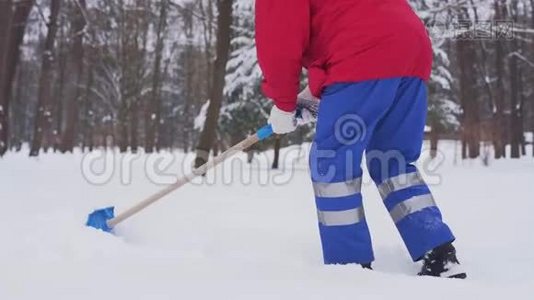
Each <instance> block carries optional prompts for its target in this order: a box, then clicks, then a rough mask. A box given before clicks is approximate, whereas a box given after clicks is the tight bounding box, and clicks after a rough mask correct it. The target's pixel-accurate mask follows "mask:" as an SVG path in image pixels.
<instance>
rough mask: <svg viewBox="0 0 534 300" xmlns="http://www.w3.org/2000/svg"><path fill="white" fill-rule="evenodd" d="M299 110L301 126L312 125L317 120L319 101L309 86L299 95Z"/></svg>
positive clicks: (298, 120) (298, 121)
mask: <svg viewBox="0 0 534 300" xmlns="http://www.w3.org/2000/svg"><path fill="white" fill-rule="evenodd" d="M297 110H300V113H299V114H298V115H299V116H298V118H297V124H298V125H299V126H302V125H306V124H310V123H313V122H315V121H316V120H317V113H318V110H319V99H318V98H316V97H315V96H313V94H312V93H311V90H310V87H309V86H306V88H305V89H304V90H302V91H301V92H300V94H299V95H298V99H297Z"/></svg>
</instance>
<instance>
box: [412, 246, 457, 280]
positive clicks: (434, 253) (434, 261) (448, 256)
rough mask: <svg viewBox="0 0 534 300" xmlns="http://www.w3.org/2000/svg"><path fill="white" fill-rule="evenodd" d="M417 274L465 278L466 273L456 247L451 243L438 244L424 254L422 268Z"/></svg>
mask: <svg viewBox="0 0 534 300" xmlns="http://www.w3.org/2000/svg"><path fill="white" fill-rule="evenodd" d="M418 275H419V276H435V277H443V278H459V279H465V278H467V274H466V273H465V271H464V270H463V269H462V267H461V265H460V262H459V261H458V258H456V249H455V248H454V246H453V245H452V243H447V244H445V245H442V246H439V247H436V248H434V249H433V250H431V251H430V252H428V253H427V254H425V256H424V257H423V268H422V270H421V272H420V273H419V274H418Z"/></svg>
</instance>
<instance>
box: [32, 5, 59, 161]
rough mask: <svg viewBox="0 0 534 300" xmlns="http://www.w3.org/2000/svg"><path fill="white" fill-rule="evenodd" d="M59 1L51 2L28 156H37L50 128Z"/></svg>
mask: <svg viewBox="0 0 534 300" xmlns="http://www.w3.org/2000/svg"><path fill="white" fill-rule="evenodd" d="M60 5H61V1H60V0H51V2H50V17H49V22H48V25H47V26H48V33H47V36H46V41H45V45H44V52H43V57H42V63H41V75H40V77H39V95H38V104H37V112H36V114H35V115H36V119H35V126H34V132H33V141H32V146H31V150H30V156H37V155H39V150H40V149H41V147H42V145H43V139H44V136H45V135H47V134H48V133H49V131H50V128H51V127H52V115H51V114H52V107H53V105H52V104H53V103H52V99H51V91H52V75H53V69H52V67H53V61H54V41H55V38H56V33H57V30H58V24H57V19H58V14H59V9H60Z"/></svg>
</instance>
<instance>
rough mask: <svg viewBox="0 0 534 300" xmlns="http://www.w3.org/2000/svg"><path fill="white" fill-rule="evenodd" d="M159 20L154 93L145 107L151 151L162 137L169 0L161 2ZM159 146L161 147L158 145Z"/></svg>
mask: <svg viewBox="0 0 534 300" xmlns="http://www.w3.org/2000/svg"><path fill="white" fill-rule="evenodd" d="M160 5H161V7H160V13H159V22H158V27H157V30H156V49H155V54H156V57H155V59H154V71H153V76H152V93H151V96H150V101H149V102H148V103H147V108H146V109H145V112H146V113H145V127H146V137H145V151H146V152H147V153H151V152H153V151H154V145H155V144H159V142H158V140H159V139H160V137H159V136H158V135H157V132H158V128H159V126H158V125H159V123H160V120H161V103H160V98H161V93H160V90H161V60H162V56H163V47H164V45H165V44H164V43H165V40H164V32H165V28H166V26H167V1H165V0H164V1H161V3H160ZM158 148H159V147H158Z"/></svg>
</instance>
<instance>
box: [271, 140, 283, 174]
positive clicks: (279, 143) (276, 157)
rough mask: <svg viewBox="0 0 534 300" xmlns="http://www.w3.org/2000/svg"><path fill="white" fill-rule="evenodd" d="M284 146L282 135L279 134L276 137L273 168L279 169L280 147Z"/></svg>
mask: <svg viewBox="0 0 534 300" xmlns="http://www.w3.org/2000/svg"><path fill="white" fill-rule="evenodd" d="M281 146H282V137H281V136H279V135H277V136H275V138H274V158H273V165H272V168H273V169H275V170H277V169H278V168H279V166H280V147H281Z"/></svg>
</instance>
